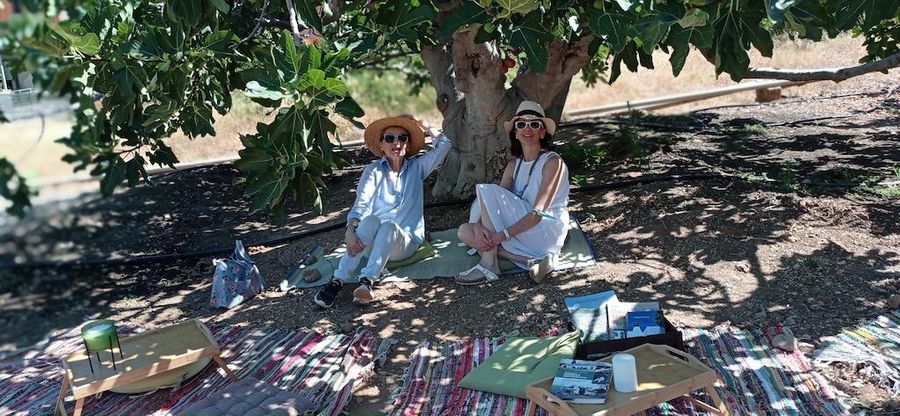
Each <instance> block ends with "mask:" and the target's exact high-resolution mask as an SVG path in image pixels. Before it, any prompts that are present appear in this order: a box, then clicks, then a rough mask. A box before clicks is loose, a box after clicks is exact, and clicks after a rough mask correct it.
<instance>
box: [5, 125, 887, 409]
mask: <svg viewBox="0 0 900 416" xmlns="http://www.w3.org/2000/svg"><path fill="white" fill-rule="evenodd" d="M716 117H717V116H711V115H708V114H697V115H693V116H680V117H674V118H666V117H654V118H648V119H646V120H644V122H645V124H648V125H649V124H650V123H653V124H663V123H666V122H667V121H671V123H669V124H670V126H668V127H659V129H661V131H660V132H654V131H653V130H652V129H650V127H652V126H649V127H648V126H644V127H641V128H642V129H646V131H647V132H646V133H645V134H644V136H640V135H639V137H641V138H642V140H643V139H644V138H646V139H647V140H648V141H649V142H652V139H653V138H654V137H657V136H656V135H657V134H659V135H664V136H666V137H667V138H666V139H665V143H664V144H663V145H661V146H659V147H655V148H653V149H652V152H648V153H647V159H648V160H647V162H648V163H646V164H641V163H630V162H623V163H617V164H609V165H606V166H604V169H605V170H602V171H600V172H593V173H594V174H595V178H596V179H597V180H600V181H615V180H619V179H621V178H623V177H626V176H627V175H629V174H633V173H638V174H645V173H650V174H667V173H681V172H685V171H697V170H708V169H709V168H710V167H725V168H729V169H732V170H746V171H755V172H772V173H771V177H773V178H777V177H778V176H777V172H779V171H781V170H782V168H783V166H784V164H785V162H786V161H787V160H789V159H788V158H787V157H788V156H786V154H790V153H791V152H801V153H804V154H806V156H808V157H803V158H797V157H794V156H791V158H794V159H799V161H797V162H796V164H797V166H796V168H795V171H796V172H797V176H798V177H800V176H802V175H803V174H807V173H808V174H815V173H819V172H830V171H831V170H830V169H832V165H833V164H834V163H836V162H835V161H840V163H843V164H846V165H847V166H848V169H857V168H858V169H863V170H865V169H872V168H882V167H885V166H892V165H893V164H895V163H900V154H898V150H897V147H896V146H890V143H889V139H890V137H889V136H880V135H874V136H873V137H868V136H865V135H864V134H863V133H862V132H859V131H856V132H832V131H829V132H827V134H829V135H831V136H828V137H827V138H826V139H822V137H821V135H816V134H814V133H809V132H807V133H801V134H798V135H794V134H784V133H783V132H779V131H776V130H775V129H768V130H761V129H759V128H757V127H741V126H756V125H758V124H759V120H761V119H758V118H756V117H752V116H747V115H741V116H740V117H730V118H726V117H724V116H721V117H719V118H716ZM727 120H732V121H731V123H732V125H731V126H726V128H724V129H723V131H719V132H717V131H715V130H709V129H708V126H710V125H712V124H711V123H718V124H722V123H724V122H725V121H727ZM673 126H674V127H673ZM572 128H573V130H565V128H564V129H561V134H560V137H561V138H563V137H564V136H565V135H567V134H568V135H570V137H579V138H580V139H582V140H593V139H598V140H599V139H603V140H608V139H609V138H610V137H611V136H612V135H613V134H615V133H617V132H620V130H619V128H618V127H615V125H613V126H610V125H608V124H598V125H596V126H595V127H591V125H581V126H580V127H579V126H573V127H572ZM664 129H668V130H664ZM724 130H727V131H724ZM642 131H644V130H642ZM770 133H771V135H770ZM864 136H865V137H864ZM561 140H562V139H561ZM731 142H734V143H732V144H729V143H731ZM729 146H731V147H732V148H733V149H732V150H729V149H731V148H729ZM836 154H839V155H841V157H842V158H840V159H839V158H837V156H835V155H836ZM845 156H846V159H844V158H843V157H845ZM823 158H829V159H827V160H826V159H823ZM823 160H825V162H823ZM579 168H580V167H578V166H571V169H572V171H573V172H577V171H578V169H579ZM835 168H838V167H835ZM357 175H358V172H350V173H347V174H346V176H340V177H336V178H335V180H334V181H330V186H331V189H332V191H331V192H328V193H326V198H331V199H327V200H326V204H327V206H329V207H332V208H333V209H334V211H333V212H330V213H329V214H328V215H327V216H323V217H316V216H314V215H313V214H311V213H292V214H291V215H290V216H288V218H287V219H284V220H270V219H268V218H267V217H264V216H260V215H261V214H254V215H251V214H248V213H247V212H248V207H247V201H244V200H243V198H242V197H241V195H242V193H243V188H242V185H240V184H236V183H235V181H236V180H237V178H238V176H237V173H236V172H235V171H233V170H232V169H230V168H226V167H216V168H209V169H206V170H203V169H201V170H196V171H193V170H192V171H188V172H181V173H178V174H173V175H171V176H169V177H167V178H165V179H164V180H160V181H159V184H158V185H157V188H154V189H152V192H151V190H142V188H136V189H132V190H128V191H125V192H122V193H120V194H117V195H116V196H114V197H112V198H110V199H107V200H103V201H102V202H101V201H94V202H89V203H88V204H86V205H85V206H83V207H80V208H77V209H74V210H72V212H71V214H70V215H69V214H67V215H60V216H59V217H57V218H51V219H50V220H49V221H48V224H46V225H42V224H40V223H39V221H38V222H26V223H24V225H23V226H24V227H25V228H23V229H22V230H24V231H23V233H24V234H18V235H16V236H13V237H9V236H6V237H3V238H4V239H5V242H4V243H0V244H3V245H4V248H3V249H2V250H0V251H2V252H3V253H4V256H6V258H9V256H10V255H11V253H16V250H19V249H22V248H23V246H21V245H18V243H11V242H10V241H14V240H15V239H16V238H17V236H18V237H21V236H27V237H28V238H31V239H33V241H27V242H25V243H23V244H25V246H27V247H25V248H28V249H31V248H33V250H32V252H31V254H22V255H24V256H25V258H45V257H46V256H49V255H54V254H58V253H60V252H63V253H71V254H73V255H75V256H76V257H89V256H94V255H107V254H117V255H118V254H121V255H130V254H145V253H146V254H149V253H159V252H176V251H180V250H192V251H193V250H198V249H202V248H208V247H222V246H225V247H227V246H230V245H231V244H232V241H233V240H234V239H236V238H243V239H245V240H251V239H254V238H263V237H264V238H266V239H268V238H271V237H274V236H279V235H284V234H287V233H291V232H295V231H297V230H300V229H307V228H309V227H313V226H318V225H319V224H323V223H330V222H331V221H338V220H340V219H342V217H343V215H344V213H345V210H346V209H347V207H348V206H349V205H350V203H351V202H352V198H353V196H352V189H353V188H354V185H355V181H356V177H357ZM854 175H856V176H860V175H859V174H856V173H854ZM802 180H803V179H802V178H801V179H798V181H799V182H801V183H802ZM850 183H851V185H852V184H853V183H852V182H850ZM143 192H146V193H143ZM836 196H849V195H847V193H840V192H839V193H837V194H836ZM571 200H572V202H571V208H572V211H573V213H575V215H576V216H577V217H578V218H582V219H585V220H586V221H585V224H583V228H584V230H585V232H586V234H587V235H588V237H589V239H590V240H591V242H592V243H593V245H594V248H595V249H596V253H597V255H598V260H599V261H600V264H599V265H598V266H596V267H591V268H586V269H582V270H571V271H566V272H560V273H557V274H556V275H555V277H554V278H553V280H551V281H549V282H547V283H545V284H541V285H535V284H532V283H530V282H528V281H527V278H525V277H524V276H521V275H520V276H515V277H512V278H504V279H502V280H501V281H500V282H497V283H492V284H489V285H483V286H479V287H458V286H456V285H455V284H453V282H452V281H451V280H450V279H437V280H434V281H417V282H415V283H402V284H398V285H395V286H390V287H385V288H382V289H380V290H379V293H380V295H381V296H383V297H385V298H386V299H388V301H385V302H381V303H379V304H376V305H373V306H371V307H367V308H359V307H356V306H351V305H349V304H348V303H349V302H348V296H349V290H348V291H347V292H348V293H346V294H345V296H344V297H343V298H342V299H341V301H340V306H338V307H337V308H335V309H333V310H329V311H322V310H319V309H318V308H317V307H316V306H314V305H313V304H312V301H311V300H312V297H313V295H314V293H315V290H306V291H300V292H296V293H290V294H284V293H280V292H265V293H263V294H261V295H260V296H258V297H257V298H254V299H252V300H250V301H248V302H246V303H245V304H243V305H241V306H239V307H237V308H234V309H232V310H228V311H215V310H210V309H209V308H208V306H207V305H208V299H209V283H210V281H211V278H212V265H211V258H209V257H206V258H198V259H188V260H184V261H177V262H172V263H160V264H152V265H140V266H116V267H81V268H67V269H31V270H16V271H14V272H10V271H2V272H0V273H3V279H2V280H0V288H2V290H0V297H2V298H0V299H2V300H3V308H2V309H0V344H5V345H12V346H19V347H20V346H26V345H30V344H32V343H34V342H36V341H38V340H39V339H40V337H42V336H43V335H44V334H46V333H47V332H48V331H50V330H51V329H59V328H67V327H74V326H76V325H78V324H79V323H81V322H83V321H84V320H86V319H88V318H98V317H109V316H115V317H116V318H117V319H118V320H120V321H126V320H127V321H133V322H135V323H137V324H139V325H146V326H148V327H152V326H159V325H165V324H169V323H172V322H178V321H181V320H184V319H187V318H191V317H199V318H202V319H204V320H206V321H212V322H218V323H221V324H226V325H254V326H259V327H265V326H274V327H289V328H314V329H318V330H323V331H325V330H328V331H341V330H346V329H347V328H351V329H352V328H356V327H363V328H366V329H369V330H372V331H373V332H375V333H377V334H378V335H380V336H382V337H396V338H398V339H400V340H401V343H400V345H399V346H398V348H397V355H395V357H394V359H393V361H392V363H391V364H390V365H389V366H388V367H386V368H385V370H384V372H383V374H381V375H379V376H378V377H380V378H379V379H377V380H376V383H375V385H376V386H381V387H382V388H385V387H384V386H392V385H396V384H397V383H398V382H399V378H400V377H401V376H402V370H403V363H404V362H405V359H406V358H407V357H408V356H409V354H410V353H411V352H412V351H413V350H414V348H415V346H416V345H417V344H418V342H419V341H420V340H441V339H455V338H459V337H471V336H479V335H486V336H499V335H503V334H506V333H510V332H511V331H518V332H519V333H521V334H523V335H531V334H537V333H539V332H542V331H544V330H546V329H547V328H549V327H553V326H557V327H564V326H565V325H566V322H567V317H566V316H565V311H564V307H563V299H564V298H565V297H567V296H576V295H581V294H588V293H595V292H599V291H603V290H609V289H615V290H616V291H617V292H618V293H619V297H620V298H621V299H622V300H630V301H641V300H657V301H660V302H662V303H663V305H665V308H666V310H667V313H668V314H669V315H670V318H672V320H673V321H674V322H675V323H676V324H679V325H683V326H691V327H708V326H711V325H715V324H719V323H731V324H733V325H737V326H740V327H746V328H756V327H759V326H761V325H764V324H770V323H783V322H784V321H785V320H788V318H791V319H792V320H793V321H794V322H795V323H796V327H797V328H796V332H797V333H798V335H801V336H802V335H809V338H810V339H818V338H819V337H821V336H824V335H832V334H834V333H835V332H837V330H838V329H839V328H841V327H843V326H846V325H852V324H855V323H856V321H857V320H858V319H864V318H871V317H873V316H875V315H877V314H878V313H879V311H880V309H881V308H883V306H884V300H885V299H886V297H887V296H888V295H887V294H889V293H891V291H892V290H895V289H893V288H894V287H895V284H896V281H897V279H898V277H900V274H898V273H900V272H898V271H900V254H898V251H900V249H898V246H900V244H898V242H897V241H898V240H897V238H898V235H900V230H898V228H897V227H898V225H897V222H896V218H900V207H898V205H897V204H896V203H895V202H894V201H892V200H886V199H879V200H875V201H869V200H862V201H849V200H847V199H844V198H832V197H829V196H821V197H807V196H804V195H798V194H796V193H794V192H793V191H789V190H786V189H784V188H781V187H778V186H768V185H766V183H748V182H746V181H744V180H740V179H739V178H731V179H727V178H723V179H716V180H707V181H697V182H672V181H668V182H660V183H657V184H653V185H642V186H635V187H630V188H625V189H622V190H615V191H599V192H595V193H577V194H573V195H572V197H571ZM166 215H169V218H166ZM426 215H427V218H426V222H427V224H428V227H429V229H430V230H436V229H446V228H450V227H455V226H457V225H458V224H460V223H461V222H463V221H465V219H466V218H467V211H466V207H453V208H441V209H434V210H428V211H427V213H426ZM304 227H305V228H304ZM341 235H342V231H341V230H336V231H332V232H328V233H323V234H320V235H316V236H314V237H311V238H307V239H303V240H299V241H295V242H292V243H290V244H284V245H281V246H276V247H269V248H265V249H259V250H253V251H251V256H252V257H253V258H254V260H255V261H256V262H257V263H258V264H259V265H260V269H261V271H262V273H263V275H264V276H265V277H266V278H267V280H268V283H269V285H270V286H272V285H275V284H277V282H278V281H280V279H281V277H283V276H285V275H286V274H287V273H288V272H289V271H290V269H291V268H292V267H293V266H294V265H295V264H296V263H297V262H299V261H300V260H301V258H302V255H303V253H305V252H306V251H307V250H308V249H309V248H310V247H311V246H312V245H314V244H326V245H327V246H326V247H333V246H335V245H337V244H338V243H339V242H340V240H341ZM10 244H12V245H10ZM42 247H43V248H42ZM29 256H30V257H29ZM835 299H839V300H840V302H835ZM836 304H837V306H836ZM389 378H393V379H392V380H393V381H391V380H390V379H389ZM378 394H380V396H379V395H378ZM378 394H376V395H369V396H364V397H363V398H362V401H363V402H370V404H373V405H374V404H377V403H379V402H380V403H383V402H384V397H385V396H386V394H385V393H384V392H379V393H378Z"/></svg>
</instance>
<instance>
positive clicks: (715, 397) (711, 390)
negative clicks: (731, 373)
mask: <svg viewBox="0 0 900 416" xmlns="http://www.w3.org/2000/svg"><path fill="white" fill-rule="evenodd" d="M705 390H706V394H708V395H709V397H710V398H712V401H713V404H714V405H715V406H716V407H718V408H719V414H721V415H723V416H729V415H730V414H731V413H729V412H728V408H727V407H726V406H725V403H723V402H722V398H721V397H719V393H717V392H716V388H715V387H713V386H712V385H709V386H706V388H705Z"/></svg>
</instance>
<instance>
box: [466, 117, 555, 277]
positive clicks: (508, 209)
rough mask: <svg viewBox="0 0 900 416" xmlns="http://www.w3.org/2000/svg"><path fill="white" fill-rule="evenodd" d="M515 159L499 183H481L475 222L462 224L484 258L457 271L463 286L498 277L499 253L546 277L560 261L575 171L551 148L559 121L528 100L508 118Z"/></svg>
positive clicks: (472, 219) (474, 209)
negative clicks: (572, 175) (557, 260)
mask: <svg viewBox="0 0 900 416" xmlns="http://www.w3.org/2000/svg"><path fill="white" fill-rule="evenodd" d="M504 126H505V127H506V131H507V132H509V140H510V142H511V148H510V152H511V153H512V155H513V156H515V159H514V160H512V161H510V162H509V164H507V165H506V170H505V171H504V172H503V177H502V179H501V180H500V184H499V185H495V184H479V185H477V186H476V187H475V193H476V200H475V203H474V204H473V205H472V213H471V214H470V216H469V223H467V224H463V225H461V226H460V227H459V239H460V241H462V242H464V243H466V244H468V245H469V246H471V247H474V248H475V249H477V250H478V251H479V253H480V254H481V261H480V262H479V263H478V264H477V265H475V267H472V268H471V269H469V270H466V271H464V272H462V273H460V274H459V275H458V276H456V282H457V283H459V284H462V285H475V284H479V283H482V282H485V281H492V280H496V279H497V274H498V273H499V272H500V266H499V261H498V256H499V257H503V258H507V259H509V260H512V261H513V262H515V263H516V264H518V265H519V266H520V267H523V268H526V269H528V271H529V274H530V275H531V278H532V279H533V280H534V281H536V282H540V281H542V280H543V279H544V277H545V276H546V275H547V274H548V273H549V272H550V271H552V270H553V268H554V267H555V266H556V259H557V255H558V253H559V250H560V249H561V248H562V245H563V243H564V242H565V241H566V233H567V230H568V224H569V211H568V208H567V206H568V204H569V171H568V168H566V164H565V163H564V162H563V160H562V158H560V156H559V155H558V154H556V153H554V152H551V151H550V150H549V148H550V142H551V140H552V138H553V134H554V133H555V132H556V123H555V122H554V121H553V120H552V119H550V118H548V117H545V116H544V109H543V108H541V106H540V105H539V104H538V103H536V102H533V101H524V102H522V104H520V105H519V108H518V110H516V115H515V116H514V117H513V119H512V120H510V121H507V122H505V124H504Z"/></svg>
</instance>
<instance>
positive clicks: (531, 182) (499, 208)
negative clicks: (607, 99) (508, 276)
mask: <svg viewBox="0 0 900 416" xmlns="http://www.w3.org/2000/svg"><path fill="white" fill-rule="evenodd" d="M551 155H554V156H556V157H559V155H557V154H556V153H554V152H545V153H542V154H541V155H540V156H538V158H537V159H536V160H533V161H531V162H525V161H523V160H522V159H517V160H516V164H517V166H516V167H517V168H516V169H515V171H514V172H515V177H514V178H513V184H512V190H511V191H510V190H507V189H505V188H503V187H501V186H500V185H496V184H479V185H476V186H475V193H476V196H477V200H476V201H475V204H474V205H473V207H472V212H471V213H470V216H469V222H478V220H479V219H480V217H481V214H482V213H481V212H480V211H481V209H480V205H479V204H478V203H479V201H481V202H483V203H484V207H485V209H486V210H487V214H488V215H490V218H491V223H492V224H494V228H496V229H497V230H503V229H505V228H507V227H509V226H511V225H513V224H515V223H516V222H518V221H519V220H520V219H522V217H524V216H525V215H526V214H528V213H529V212H530V211H531V210H533V209H534V201H535V200H536V199H537V194H538V190H539V189H540V187H541V181H542V180H543V175H542V173H543V169H544V164H546V163H547V160H548V159H549V158H550V156H551ZM560 162H561V163H562V175H561V177H560V182H559V188H558V189H557V190H556V195H555V196H554V197H553V201H552V202H551V203H550V206H549V207H548V208H547V209H546V210H544V212H543V213H542V218H541V222H539V223H538V224H537V225H535V226H534V227H532V228H530V229H528V230H526V231H525V232H523V233H521V234H519V235H516V236H513V238H510V239H509V240H506V241H504V242H502V243H501V245H502V246H503V248H504V249H506V251H508V252H510V253H513V254H518V255H520V256H524V257H528V258H540V257H544V256H546V255H551V256H552V257H551V258H552V264H553V265H554V266H555V264H556V258H557V257H558V256H557V255H558V254H559V250H560V249H561V248H562V246H563V243H565V241H566V234H567V232H568V224H569V210H568V205H569V169H568V167H567V166H566V164H565V162H563V161H562V158H560ZM518 265H519V267H522V268H526V265H525V264H524V263H523V264H518Z"/></svg>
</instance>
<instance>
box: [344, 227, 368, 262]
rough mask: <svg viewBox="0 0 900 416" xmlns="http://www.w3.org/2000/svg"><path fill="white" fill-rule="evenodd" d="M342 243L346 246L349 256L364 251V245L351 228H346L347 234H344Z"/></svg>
mask: <svg viewBox="0 0 900 416" xmlns="http://www.w3.org/2000/svg"><path fill="white" fill-rule="evenodd" d="M344 243H346V244H347V251H348V252H350V255H351V256H356V255H358V254H359V253H362V251H363V250H365V249H366V245H365V244H363V243H362V240H360V239H359V236H357V235H356V230H355V229H353V228H347V232H345V233H344Z"/></svg>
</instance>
